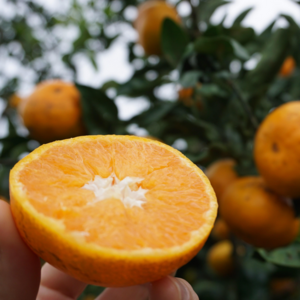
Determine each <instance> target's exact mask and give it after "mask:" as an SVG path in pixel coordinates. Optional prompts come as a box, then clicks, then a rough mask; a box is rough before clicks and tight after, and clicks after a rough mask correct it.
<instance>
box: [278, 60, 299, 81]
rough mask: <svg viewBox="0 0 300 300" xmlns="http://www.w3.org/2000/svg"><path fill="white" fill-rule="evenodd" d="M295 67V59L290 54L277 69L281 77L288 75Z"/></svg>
mask: <svg viewBox="0 0 300 300" xmlns="http://www.w3.org/2000/svg"><path fill="white" fill-rule="evenodd" d="M295 67H296V61H295V59H294V58H293V57H292V56H289V57H287V58H286V59H285V61H284V62H283V64H282V66H281V69H280V71H279V75H280V76H281V77H288V76H290V75H291V74H292V73H293V72H294V70H295Z"/></svg>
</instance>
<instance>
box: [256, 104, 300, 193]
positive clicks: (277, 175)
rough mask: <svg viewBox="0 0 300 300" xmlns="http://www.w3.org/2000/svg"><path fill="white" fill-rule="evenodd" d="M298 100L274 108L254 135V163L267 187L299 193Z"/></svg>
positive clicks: (299, 119) (299, 139) (299, 117)
mask: <svg viewBox="0 0 300 300" xmlns="http://www.w3.org/2000/svg"><path fill="white" fill-rule="evenodd" d="M299 121H300V101H292V102H289V103H286V104H283V105H281V106H280V107H278V108H276V109H274V110H273V111H272V112H271V113H270V114H269V115H268V116H267V117H266V118H265V119H264V121H263V122H262V124H261V126H260V127H259V129H258V131H257V133H256V136H255V144H254V145H255V147H254V157H255V162H256V166H257V168H258V170H259V172H260V174H261V175H262V177H263V178H264V180H265V181H266V184H267V185H268V187H269V188H270V189H272V190H273V191H275V192H277V193H278V194H280V195H282V196H286V197H299V196H300V184H299V183H300V160H299V157H300V128H299Z"/></svg>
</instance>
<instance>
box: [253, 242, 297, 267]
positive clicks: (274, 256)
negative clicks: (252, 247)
mask: <svg viewBox="0 0 300 300" xmlns="http://www.w3.org/2000/svg"><path fill="white" fill-rule="evenodd" d="M257 251H258V253H259V254H260V255H261V256H262V257H263V258H264V259H265V260H266V261H268V262H271V263H273V264H276V265H279V266H285V267H290V268H300V241H299V240H297V241H295V242H294V243H292V244H290V245H288V246H286V247H283V248H277V249H275V250H272V251H267V250H264V249H258V250H257Z"/></svg>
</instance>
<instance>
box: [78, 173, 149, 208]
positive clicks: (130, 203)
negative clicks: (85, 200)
mask: <svg viewBox="0 0 300 300" xmlns="http://www.w3.org/2000/svg"><path fill="white" fill-rule="evenodd" d="M142 181H143V178H139V177H125V178H124V179H123V180H119V179H118V178H117V176H116V175H115V174H114V173H112V174H111V175H110V176H109V177H107V178H102V177H101V176H99V175H96V176H95V178H94V180H91V181H89V182H88V183H86V184H85V185H84V186H83V187H82V188H83V189H86V190H89V191H92V192H94V194H95V199H94V201H92V202H91V203H89V204H90V205H91V204H94V203H96V202H99V201H102V200H105V199H111V198H114V199H119V200H121V201H122V203H123V204H124V206H125V207H128V208H131V207H134V206H137V207H140V208H142V205H143V204H144V203H145V202H146V201H147V199H146V197H145V194H146V193H147V191H148V190H145V189H143V188H141V187H140V186H139V187H138V186H137V184H138V183H140V182H142ZM131 188H135V189H136V190H132V189H131Z"/></svg>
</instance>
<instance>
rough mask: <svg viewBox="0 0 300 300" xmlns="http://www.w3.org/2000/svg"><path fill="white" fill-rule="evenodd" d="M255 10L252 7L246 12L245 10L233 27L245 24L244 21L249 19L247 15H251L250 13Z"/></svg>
mask: <svg viewBox="0 0 300 300" xmlns="http://www.w3.org/2000/svg"><path fill="white" fill-rule="evenodd" d="M252 9H253V8H252V7H250V8H248V9H246V10H244V11H243V12H242V13H241V14H240V15H239V16H238V17H237V18H236V19H235V20H234V22H233V25H241V23H242V22H243V20H244V19H245V18H246V17H247V15H248V14H249V12H250V11H251V10H252Z"/></svg>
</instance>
